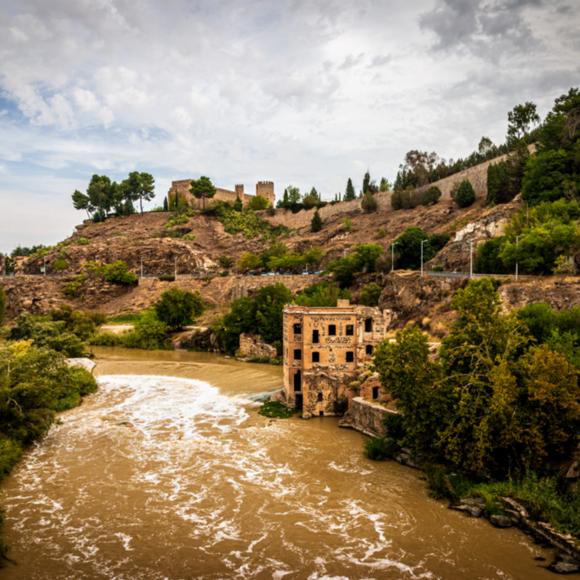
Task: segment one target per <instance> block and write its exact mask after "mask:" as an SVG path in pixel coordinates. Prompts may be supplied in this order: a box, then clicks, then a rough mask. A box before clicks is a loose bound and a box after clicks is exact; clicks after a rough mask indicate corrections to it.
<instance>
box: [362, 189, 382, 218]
mask: <svg viewBox="0 0 580 580" xmlns="http://www.w3.org/2000/svg"><path fill="white" fill-rule="evenodd" d="M360 205H361V208H362V209H363V211H364V212H366V213H372V212H375V211H377V209H378V207H379V204H378V203H377V200H376V198H375V196H374V195H373V194H372V193H371V192H370V191H367V192H366V193H365V194H363V198H362V200H361V204H360Z"/></svg>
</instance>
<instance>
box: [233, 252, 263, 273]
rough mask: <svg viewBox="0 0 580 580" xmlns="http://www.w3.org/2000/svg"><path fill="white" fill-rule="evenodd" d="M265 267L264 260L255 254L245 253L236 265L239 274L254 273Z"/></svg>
mask: <svg viewBox="0 0 580 580" xmlns="http://www.w3.org/2000/svg"><path fill="white" fill-rule="evenodd" d="M263 267H264V264H263V262H262V259H261V258H260V256H258V254H254V252H244V253H243V254H242V255H241V256H240V259H239V260H238V262H237V264H236V270H238V271H239V272H243V273H246V272H252V271H253V270H260V269H261V268H263Z"/></svg>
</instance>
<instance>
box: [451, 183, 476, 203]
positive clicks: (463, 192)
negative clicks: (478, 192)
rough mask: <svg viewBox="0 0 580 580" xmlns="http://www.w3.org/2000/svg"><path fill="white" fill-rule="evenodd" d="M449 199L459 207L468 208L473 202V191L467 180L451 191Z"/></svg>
mask: <svg viewBox="0 0 580 580" xmlns="http://www.w3.org/2000/svg"><path fill="white" fill-rule="evenodd" d="M451 197H452V198H453V200H454V201H455V203H456V204H457V205H458V206H459V207H462V208H463V207H469V206H470V205H472V204H473V202H474V201H475V190H474V189H473V186H472V185H471V182H470V181H469V180H468V179H464V180H463V181H462V182H461V183H459V184H458V185H456V186H455V187H454V188H453V190H452V191H451Z"/></svg>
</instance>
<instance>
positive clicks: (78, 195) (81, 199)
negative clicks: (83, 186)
mask: <svg viewBox="0 0 580 580" xmlns="http://www.w3.org/2000/svg"><path fill="white" fill-rule="evenodd" d="M72 201H73V207H74V208H75V209H79V210H80V209H84V210H85V211H86V212H87V216H88V217H89V218H90V217H91V211H92V209H93V208H92V206H91V204H90V200H89V196H88V195H85V194H84V193H82V192H80V191H79V190H78V189H76V190H75V192H74V193H73V194H72Z"/></svg>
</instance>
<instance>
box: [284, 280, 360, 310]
mask: <svg viewBox="0 0 580 580" xmlns="http://www.w3.org/2000/svg"><path fill="white" fill-rule="evenodd" d="M339 298H347V299H349V300H350V292H348V291H347V290H341V289H340V288H339V287H338V285H337V284H335V283H333V282H319V283H318V284H312V285H311V286H308V287H307V288H305V289H304V290H302V292H299V293H298V294H297V295H296V298H295V300H294V302H295V303H296V304H300V305H301V306H311V307H312V306H336V302H337V300H338V299H339Z"/></svg>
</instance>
